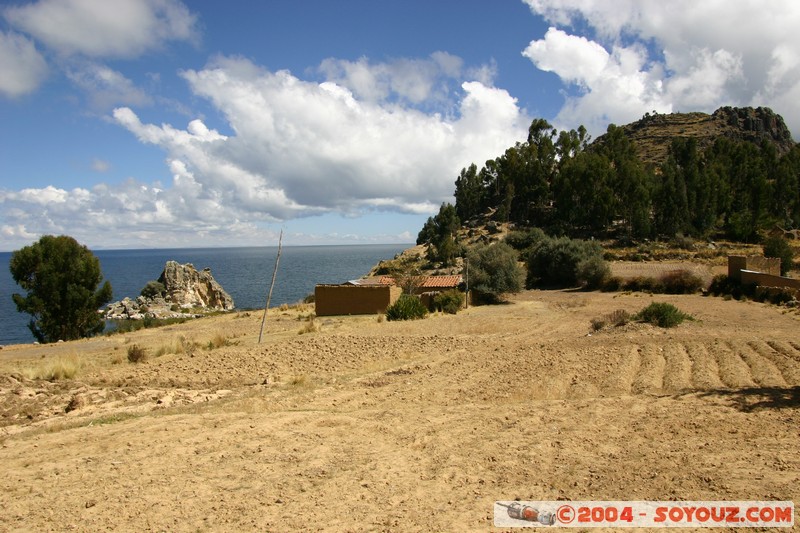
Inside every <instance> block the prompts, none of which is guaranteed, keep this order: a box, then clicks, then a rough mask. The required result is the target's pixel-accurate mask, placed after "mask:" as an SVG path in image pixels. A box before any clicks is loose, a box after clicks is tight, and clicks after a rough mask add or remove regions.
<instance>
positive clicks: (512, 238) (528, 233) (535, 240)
mask: <svg viewBox="0 0 800 533" xmlns="http://www.w3.org/2000/svg"><path fill="white" fill-rule="evenodd" d="M547 238H548V237H547V234H546V233H545V232H544V231H542V230H541V229H540V228H530V229H526V230H517V231H512V232H510V233H509V234H508V235H507V236H506V239H505V242H506V244H508V245H509V246H511V247H512V248H513V249H515V250H517V251H518V252H528V253H530V250H532V249H533V247H534V246H536V245H537V244H539V243H540V242H541V241H543V240H545V239H547Z"/></svg>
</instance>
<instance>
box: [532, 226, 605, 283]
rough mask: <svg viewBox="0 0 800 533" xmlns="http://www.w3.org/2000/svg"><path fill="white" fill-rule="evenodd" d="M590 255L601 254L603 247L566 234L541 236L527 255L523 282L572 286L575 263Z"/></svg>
mask: <svg viewBox="0 0 800 533" xmlns="http://www.w3.org/2000/svg"><path fill="white" fill-rule="evenodd" d="M592 258H599V260H600V261H602V258H603V249H602V247H601V246H600V244H598V243H596V242H593V241H583V240H580V239H569V238H566V237H561V238H557V239H553V238H547V239H544V240H542V241H541V242H539V244H537V245H536V246H535V247H534V248H533V250H532V251H531V253H530V255H529V256H528V277H527V281H526V285H527V286H528V288H533V287H535V286H537V285H544V286H557V287H574V286H576V285H578V278H577V273H578V272H577V269H578V265H579V264H581V263H582V262H584V261H587V260H589V259H592ZM596 264H599V263H596Z"/></svg>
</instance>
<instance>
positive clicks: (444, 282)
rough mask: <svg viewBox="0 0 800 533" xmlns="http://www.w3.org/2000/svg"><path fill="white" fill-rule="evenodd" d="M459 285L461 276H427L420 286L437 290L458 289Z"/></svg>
mask: <svg viewBox="0 0 800 533" xmlns="http://www.w3.org/2000/svg"><path fill="white" fill-rule="evenodd" d="M460 283H461V276H459V275H456V276H428V277H427V278H425V280H424V281H423V282H422V283H421V284H420V287H422V288H425V289H438V288H446V287H458V286H459V284H460Z"/></svg>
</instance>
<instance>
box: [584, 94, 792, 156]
mask: <svg viewBox="0 0 800 533" xmlns="http://www.w3.org/2000/svg"><path fill="white" fill-rule="evenodd" d="M622 129H623V130H624V131H625V134H626V135H627V136H628V138H629V139H630V140H631V141H632V142H633V144H634V146H636V150H637V152H638V155H639V157H640V158H641V159H642V161H643V162H644V163H650V164H654V165H656V166H658V165H660V164H661V163H663V162H664V161H665V160H666V158H667V152H668V150H669V146H670V143H671V142H672V139H673V138H674V137H694V138H695V139H697V142H698V145H699V148H700V150H705V149H706V148H708V147H709V146H711V145H712V144H713V143H714V141H715V140H716V139H717V138H718V137H728V138H729V139H732V140H735V141H748V142H752V143H755V144H761V142H762V141H765V140H766V141H768V142H770V143H772V144H773V145H774V146H775V149H776V151H777V152H778V155H779V156H780V155H783V154H785V153H787V152H789V150H791V149H792V147H793V146H794V145H795V142H794V141H793V140H792V135H791V133H790V132H789V128H787V127H786V124H785V123H784V121H783V118H782V117H781V116H780V115H778V114H776V113H774V112H773V111H772V110H771V109H769V108H767V107H757V108H752V107H738V108H737V107H721V108H719V109H717V110H716V111H714V113H712V114H711V115H708V114H706V113H670V114H661V113H654V114H650V113H647V114H645V116H644V117H642V119H641V120H638V121H636V122H633V123H631V124H627V125H625V126H622ZM603 139H604V136H600V137H598V138H597V139H596V140H595V143H599V144H602V143H603Z"/></svg>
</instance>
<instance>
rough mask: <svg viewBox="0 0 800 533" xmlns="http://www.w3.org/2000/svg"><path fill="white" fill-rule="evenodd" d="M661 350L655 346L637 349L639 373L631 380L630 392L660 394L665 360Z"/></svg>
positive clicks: (662, 385) (662, 386)
mask: <svg viewBox="0 0 800 533" xmlns="http://www.w3.org/2000/svg"><path fill="white" fill-rule="evenodd" d="M662 351H663V350H662V348H661V347H660V346H655V345H652V344H651V345H646V346H642V347H641V348H640V349H639V356H640V357H641V361H642V362H641V365H640V366H639V373H638V374H637V375H636V377H635V378H634V380H633V383H632V385H631V392H634V393H637V394H639V393H647V392H660V391H661V390H662V389H663V388H664V367H665V366H666V360H665V359H664V356H663V354H662Z"/></svg>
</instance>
